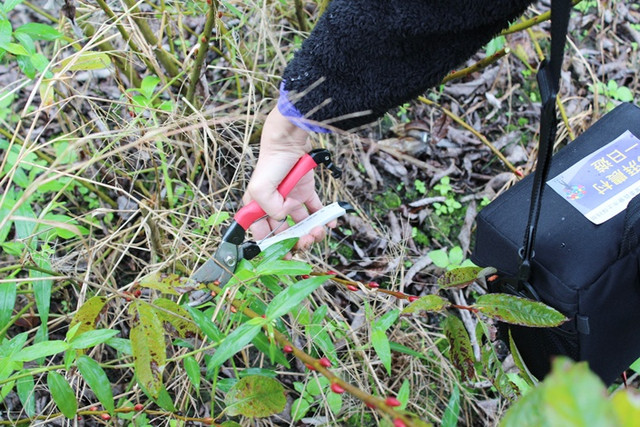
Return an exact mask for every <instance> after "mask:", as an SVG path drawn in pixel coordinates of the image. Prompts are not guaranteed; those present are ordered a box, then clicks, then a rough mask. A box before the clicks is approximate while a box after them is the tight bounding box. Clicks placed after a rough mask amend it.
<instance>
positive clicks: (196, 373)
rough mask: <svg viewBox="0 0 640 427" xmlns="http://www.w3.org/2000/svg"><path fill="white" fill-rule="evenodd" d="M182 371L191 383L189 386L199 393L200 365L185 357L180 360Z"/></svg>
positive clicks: (193, 359) (189, 357) (190, 357)
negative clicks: (182, 366)
mask: <svg viewBox="0 0 640 427" xmlns="http://www.w3.org/2000/svg"><path fill="white" fill-rule="evenodd" d="M182 364H183V365H184V370H185V371H186V373H187V377H189V381H191V385H193V388H194V389H195V390H196V393H200V365H199V364H198V361H197V360H196V359H195V358H194V357H193V356H187V357H185V358H184V359H183V360H182Z"/></svg>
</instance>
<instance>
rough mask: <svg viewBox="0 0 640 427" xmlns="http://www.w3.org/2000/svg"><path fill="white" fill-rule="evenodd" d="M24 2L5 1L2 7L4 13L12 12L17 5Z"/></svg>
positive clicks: (15, 0) (18, 0)
mask: <svg viewBox="0 0 640 427" xmlns="http://www.w3.org/2000/svg"><path fill="white" fill-rule="evenodd" d="M23 1H24V0H5V1H4V4H3V5H2V11H3V12H4V13H7V12H11V11H12V10H13V9H15V7H16V6H17V5H19V4H20V3H22V2H23Z"/></svg>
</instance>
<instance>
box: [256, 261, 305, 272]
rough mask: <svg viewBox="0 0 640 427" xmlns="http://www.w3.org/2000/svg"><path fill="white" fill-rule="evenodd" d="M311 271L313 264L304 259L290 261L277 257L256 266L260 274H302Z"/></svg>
mask: <svg viewBox="0 0 640 427" xmlns="http://www.w3.org/2000/svg"><path fill="white" fill-rule="evenodd" d="M309 273H311V266H310V265H309V264H307V263H306V262H302V261H289V260H284V259H275V260H271V261H269V262H263V263H261V264H260V265H258V266H257V267H256V274H258V275H259V276H262V275H267V274H287V275H290V276H300V275H303V274H309Z"/></svg>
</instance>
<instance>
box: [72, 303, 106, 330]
mask: <svg viewBox="0 0 640 427" xmlns="http://www.w3.org/2000/svg"><path fill="white" fill-rule="evenodd" d="M106 303H107V299H106V298H105V297H97V296H96V297H92V298H89V299H88V300H87V301H85V303H84V304H82V305H81V306H80V308H79V309H78V311H76V314H74V316H73V319H71V323H70V324H69V329H72V328H74V327H75V326H76V325H80V327H79V328H78V329H77V331H76V335H80V334H83V333H85V332H88V331H91V330H93V329H94V328H95V327H96V323H97V322H98V317H99V316H100V313H101V312H102V309H103V308H104V305H105V304H106Z"/></svg>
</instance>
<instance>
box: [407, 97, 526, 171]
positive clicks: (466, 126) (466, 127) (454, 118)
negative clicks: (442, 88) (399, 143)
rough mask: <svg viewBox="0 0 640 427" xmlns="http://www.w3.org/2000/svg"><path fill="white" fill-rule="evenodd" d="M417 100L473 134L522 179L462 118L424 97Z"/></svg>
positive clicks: (503, 157) (497, 151)
mask: <svg viewBox="0 0 640 427" xmlns="http://www.w3.org/2000/svg"><path fill="white" fill-rule="evenodd" d="M418 100H419V101H420V102H422V103H424V104H427V105H433V106H435V107H438V108H439V109H440V110H442V112H443V113H444V114H446V115H447V116H449V117H450V118H451V119H453V121H454V122H456V123H458V124H459V125H460V126H462V127H463V128H465V129H466V130H468V131H469V132H471V133H472V134H474V135H475V136H476V137H477V138H478V139H479V140H480V141H482V143H483V144H484V145H486V146H487V147H489V149H490V150H491V151H492V152H493V154H495V155H496V156H497V157H498V158H499V159H500V160H501V161H502V163H504V165H505V166H506V167H507V168H508V169H509V170H511V172H513V173H514V174H515V175H517V176H519V177H522V172H520V171H519V170H517V169H516V168H515V167H514V166H513V165H512V164H511V162H510V161H509V160H507V158H506V157H505V156H504V155H503V154H502V153H501V152H500V150H498V149H497V148H496V147H495V146H494V145H493V144H492V143H491V142H489V140H488V139H487V138H485V136H484V135H482V134H481V133H480V132H478V131H477V130H475V129H474V128H473V127H471V126H469V125H468V124H467V122H465V121H464V120H462V118H460V117H459V116H457V115H456V114H454V113H452V112H451V111H449V110H447V109H446V108H444V107H443V106H441V105H440V104H438V103H437V102H433V101H431V100H429V99H427V98H425V97H424V96H419V97H418Z"/></svg>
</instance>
